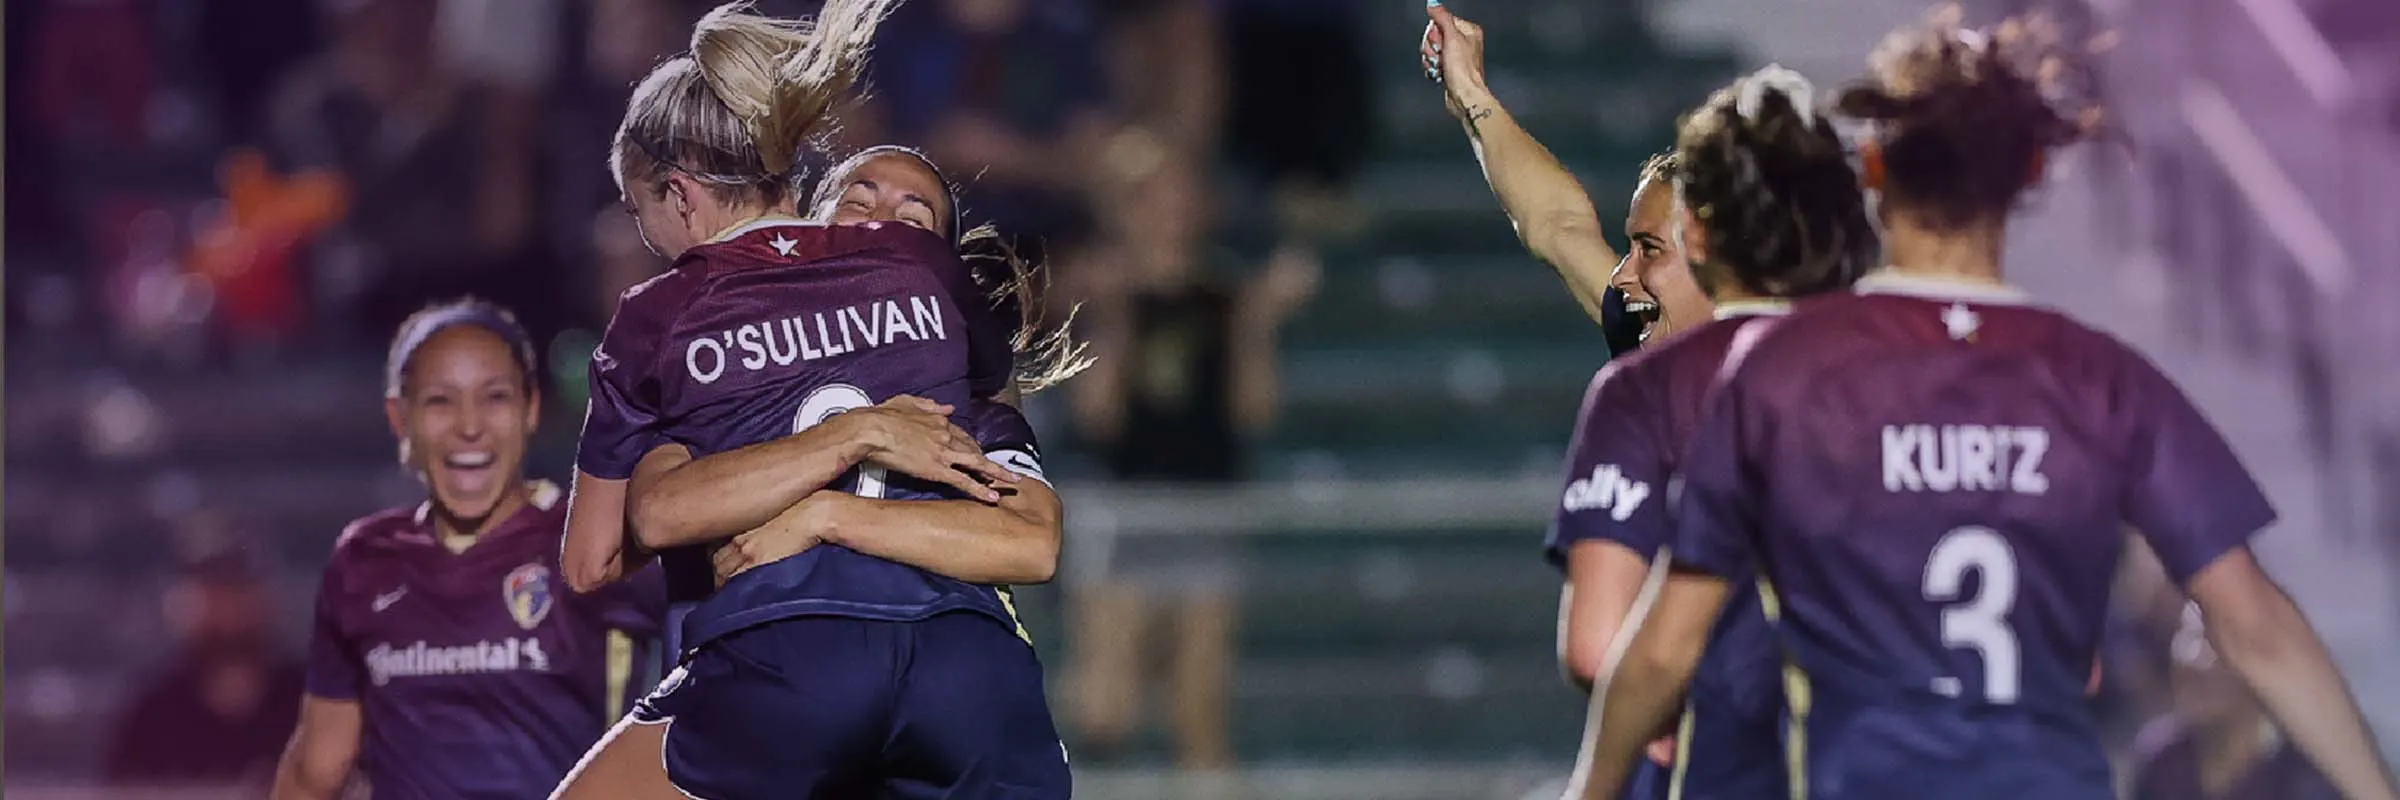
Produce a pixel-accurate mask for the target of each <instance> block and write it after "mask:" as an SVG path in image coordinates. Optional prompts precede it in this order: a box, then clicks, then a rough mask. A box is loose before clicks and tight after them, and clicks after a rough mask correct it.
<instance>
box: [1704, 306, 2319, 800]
mask: <svg viewBox="0 0 2400 800" xmlns="http://www.w3.org/2000/svg"><path fill="white" fill-rule="evenodd" d="M1751 327H1752V329H1756V330H1758V331H1760V334H1759V335H1757V336H1756V337H1755V339H1754V340H1752V341H1741V340H1737V341H1736V342H1735V344H1734V348H1733V354H1732V355H1731V356H1729V358H1730V359H1732V360H1734V361H1735V362H1737V363H1736V365H1735V366H1734V367H1733V372H1732V375H1731V377H1730V378H1729V379H1728V380H1727V381H1726V382H1725V383H1723V384H1722V385H1721V386H1719V387H1718V389H1717V390H1716V391H1715V392H1714V393H1713V396H1712V398H1711V400H1710V403H1709V409H1708V412H1707V414H1706V415H1705V416H1704V417H1703V418H1702V423H1701V425H1700V428H1699V431H1698V432H1697V433H1696V434H1695V437H1694V443H1693V445H1692V449H1691V451H1690V453H1689V455H1688V456H1687V458H1686V460H1685V465H1684V472H1683V475H1684V490H1683V498H1682V502H1681V503H1680V504H1679V506H1678V512H1677V535H1676V538H1675V543H1674V548H1675V559H1676V562H1677V563H1678V564H1679V565H1687V566H1692V567H1695V568H1698V569H1702V570H1706V571H1711V572H1726V571H1741V570H1745V569H1746V567H1747V565H1748V563H1749V562H1750V560H1751V559H1753V558H1755V559H1756V560H1757V563H1758V566H1759V568H1760V569H1761V570H1763V574H1764V576H1765V577H1766V579H1768V580H1769V581H1771V582H1772V584H1773V586H1774V588H1775V589H1776V591H1777V593H1778V594H1779V596H1780V598H1781V600H1782V612H1783V613H1782V622H1783V630H1784V637H1783V639H1784V641H1785V643H1786V645H1787V647H1788V649H1789V650H1790V651H1791V653H1792V656H1793V658H1794V659H1795V660H1796V661H1797V662H1798V664H1799V666H1801V667H1803V668H1804V669H1805V670H1806V672H1807V674H1808V675H1809V676H1810V678H1811V679H1812V682H1813V684H1814V686H1815V689H1814V691H1813V695H1814V702H1813V705H1814V710H1813V717H1812V719H1811V723H1810V725H1811V729H1810V732H1809V735H1808V738H1807V741H1808V742H1809V743H1810V744H1811V753H1810V760H1811V762H1813V763H1812V767H1811V775H1812V776H1815V777H1816V778H1822V779H1823V780H1827V781H1831V780H1835V778H1834V777H1832V776H1837V775H1847V776H1849V777H1848V778H1846V780H1850V781H1852V785H1853V786H1854V788H1857V789H1859V792H1857V793H1856V794H1854V795H1852V796H1875V797H1880V796H1887V795H1889V794H1890V793H1892V792H1898V793H1900V794H1906V793H1908V791H1910V790H1908V789H1907V787H1908V786H1909V785H1910V784H1912V783H1914V784H1916V785H1917V787H1918V788H1920V789H1921V786H1922V783H1921V782H1922V781H1924V780H1927V779H1932V778H1934V776H1935V775H1936V774H1939V773H1942V772H1943V771H1944V770H1950V771H1951V777H1953V778H1954V779H1956V780H1959V781H1961V782H1964V783H1974V782H1975V781H1976V780H1983V779H1985V778H1989V779H1990V780H1991V781H1998V782H1997V783H1990V782H1987V785H1992V786H2007V787H2017V788H2019V789H2023V788H2024V787H2027V786H2049V785H2052V784H2043V783H2038V782H2037V783H2012V782H2009V781H2013V780H2016V779H2018V778H2024V777H2025V776H2024V775H2018V774H2016V773H2011V775H2012V776H2014V777H2007V778H2006V779H2005V780H2004V779H2003V777H2002V776H2000V775H1999V774H1998V773H1971V774H1969V773H1959V772H1957V771H1958V770H1962V769H1992V770H1998V769H2004V768H2007V769H2014V767H2003V766H2002V765H2004V764H2021V765H2024V766H2023V767H2022V768H2023V769H2025V770H2035V771H2039V770H2048V771H2049V772H2048V773H2045V774H2055V775H2059V776H2067V777H2066V778H2062V780H2067V779H2072V780H2076V781H2085V783H2079V784H2076V787H2077V788H2076V790H2075V791H2073V792H2069V791H2067V790H2066V789H2059V790H2058V791H2057V792H2052V791H2051V790H2049V789H2043V790H2042V791H2039V792H2037V791H2032V790H2029V789H2028V790H2025V791H2019V792H2017V793H2015V794H2009V795H2008V796H2031V795H2033V794H2042V795H2043V796H2104V791H2105V789H2106V785H2105V784H2106V776H2107V769H2106V762H2105V760H2103V759H2102V758H2100V752H2099V747H2098V743H2097V740H2096V739H2095V738H2093V734H2092V732H2091V731H2090V729H2089V716H2088V714H2086V713H2085V712H2084V709H2083V703H2084V687H2085V685H2086V683H2087V681H2088V678H2089V677H2090V675H2091V665H2092V658H2093V653H2094V648H2095V647H2096V645H2097V643H2098V640H2099V636H2100V628H2101V624H2102V621H2103V620H2104V619H2105V617H2106V612H2107V608H2108V600H2109V587H2110V584H2111V581H2112V579H2113V577H2114V576H2115V574H2116V567H2117V559H2118V556H2119V555H2120V551H2121V549H2122V544H2123V541H2124V534H2123V531H2124V526H2125V525H2127V524H2131V525H2132V526H2133V527H2135V528H2136V529H2138V530H2140V531H2141V533H2142V535H2143V536H2144V538H2146V539H2147V540H2148V541H2149V542H2150V544H2151V546H2152V547H2153V549H2155V550H2156V551H2157V552H2158V555H2159V558H2160V560H2161V561H2163V562H2164V563H2165V564H2166V567H2167V570H2168V572H2169V573H2170V574H2171V575H2172V576H2173V577H2174V579H2175V580H2176V581H2177V582H2178V583H2182V582H2184V581H2187V580H2189V579H2190V578H2191V576H2192V575H2193V573H2195V572H2197V571H2199V570H2200V569H2201V568H2202V567H2204V566H2206V565H2207V564H2208V563H2210V562H2212V561H2214V560H2215V559H2217V558H2218V557H2219V556H2222V555H2224V554H2225V553H2227V552H2228V551H2231V550H2233V549H2235V548H2238V547H2240V546H2242V545H2243V544H2244V543H2245V542H2246V541H2247V540H2248V539H2249V537H2250V536H2251V535H2252V534H2253V533H2255V532H2256V531H2258V530H2260V529H2261V528H2262V527H2264V526H2265V525H2266V524H2267V523H2268V522H2270V521H2272V520H2273V519H2274V511H2273V509H2272V508H2271V507H2270V506H2269V505H2268V503H2267V500H2266V497H2265V496H2264V495H2263V494H2262V493H2261V492H2260V490H2259V488H2258V485H2257V483H2256V482H2255V481H2253V480H2252V479H2251V477H2250V475H2249V473H2248V472H2247V471H2245V470H2244V469H2243V468H2242V466H2241V464H2240V463H2239V462H2238V461H2237V460H2236V459H2235V458H2234V455H2233V452H2232V450H2231V449H2230V448H2229V447H2227V446H2226V444H2225V441H2224V440H2223V439H2222V438H2221V437H2220V436H2218V434H2217V432H2216V430H2215V429H2214V428H2212V427H2211V426H2210V425H2209V423H2208V421H2207V420H2206V419H2204V418H2202V417H2201V415H2200V413H2199V412H2198V411H2197V410H2196V409H2194V408H2193V407H2192V404H2191V403H2190V402H2189V401H2188V400H2186V399H2185V397H2184V396H2183V393H2182V392H2180V391H2178V390H2177V389H2176V387H2175V385H2174V384H2173V383H2171V382H2170V381H2168V380H2167V378H2166V377H2165V376H2163V375H2161V374H2160V373H2159V372H2158V370H2157V369H2156V368H2155V367H2153V366H2151V365H2150V363H2149V362H2148V361H2146V360H2144V359H2143V358H2142V357H2141V356H2140V355H2139V354H2137V353H2135V352H2133V351H2132V350H2131V349H2129V348H2127V347H2125V346H2124V345H2123V344H2121V343H2119V342H2117V341H2116V340H2114V339H2111V338H2109V337H2108V336H2106V335H2104V334H2101V333H2099V332H2097V331H2094V330H2092V329H2090V328H2087V327H2085V326H2083V325H2081V324H2078V323H2076V322H2074V321H2073V320H2071V319H2068V318H2067V317H2065V316H2063V315H2061V314H2058V313H2055V312H2052V311H2048V310H2045V309H2042V308H2039V307H2035V306H2033V305H2031V304H2030V303H2029V302H2028V301H2026V300H2025V299H2024V298H2023V297H2022V296H2021V295H2019V294H2017V293H2015V292H2014V291H2013V290H2007V289H2002V288H1996V287H1988V286H1974V285H1962V284H1957V283H1949V282H1940V281H1928V280H1923V279H1909V278H1900V277H1896V276H1890V275H1883V276H1874V277H1870V278H1868V279H1866V280H1864V281H1861V282H1860V284H1859V291H1858V293H1857V294H1849V295H1840V296H1831V297H1825V298H1821V299H1816V300H1810V301H1804V302H1803V303H1802V304H1801V305H1800V306H1799V308H1798V309H1797V310H1795V311H1794V312H1793V313H1792V314H1791V315H1789V316H1787V317H1785V318H1782V319H1779V320H1771V321H1766V322H1763V323H1760V324H1756V325H1753V326H1751ZM1743 334H1744V336H1743V337H1740V338H1741V339H1752V337H1751V335H1750V334H1751V330H1750V329H1746V330H1744V331H1743ZM1870 753H1911V754H1916V756H1917V757H1916V758H1915V759H1914V762H1913V765H1912V764H1903V763H1900V762H1899V761H1892V760H1890V759H1891V756H1888V755H1887V756H1880V757H1879V758H1883V759H1885V760H1886V761H1885V762H1877V763H1874V764H1869V763H1868V761H1867V760H1866V759H1869V756H1868V755H1867V754H1870ZM1845 758H1847V759H1852V760H1850V761H1842V760H1841V759H1845ZM2092 775H2097V776H2098V779H2097V780H2098V783H2097V784H2091V783H2090V782H2089V780H2088V779H2089V778H2090V776H2092ZM1970 779H1973V780H1970ZM2025 779H2026V780H2032V779H2031V778H2025ZM1979 796H1980V795H1979Z"/></svg>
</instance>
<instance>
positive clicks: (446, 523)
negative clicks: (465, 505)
mask: <svg viewBox="0 0 2400 800" xmlns="http://www.w3.org/2000/svg"><path fill="white" fill-rule="evenodd" d="M523 485H524V481H517V482H516V486H517V487H518V488H515V489H511V490H509V492H508V493H507V494H504V495H501V496H500V502H498V503H494V504H492V513H489V514H485V515H483V518H482V519H473V520H470V519H460V518H458V517H455V516H452V515H450V514H448V513H445V512H444V511H442V508H441V506H440V505H439V504H435V505H434V507H433V513H432V514H431V515H430V516H431V518H432V522H433V537H434V539H435V540H437V541H440V542H441V543H442V546H443V547H446V548H449V550H450V552H453V553H458V552H464V551H465V550H466V549H467V548H469V547H473V546H475V543H476V542H478V541H481V540H482V539H483V535H484V534H486V533H490V532H492V531H493V530H496V529H498V528H499V527H500V526H501V525H502V524H504V523H507V522H508V520H509V518H510V517H514V516H516V515H517V512H519V511H523V510H525V503H526V499H525V490H524V488H523Z"/></svg>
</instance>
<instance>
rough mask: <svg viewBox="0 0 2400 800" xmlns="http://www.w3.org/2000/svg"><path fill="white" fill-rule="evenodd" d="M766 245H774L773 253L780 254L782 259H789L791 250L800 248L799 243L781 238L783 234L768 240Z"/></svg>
mask: <svg viewBox="0 0 2400 800" xmlns="http://www.w3.org/2000/svg"><path fill="white" fill-rule="evenodd" d="M767 244H771V245H774V246H775V252H777V253H780V254H782V255H783V257H784V258H791V257H792V248H794V247H799V246H800V243H799V242H797V241H794V240H791V239H786V238H784V237H783V234H780V233H778V234H775V238H773V239H768V240H767Z"/></svg>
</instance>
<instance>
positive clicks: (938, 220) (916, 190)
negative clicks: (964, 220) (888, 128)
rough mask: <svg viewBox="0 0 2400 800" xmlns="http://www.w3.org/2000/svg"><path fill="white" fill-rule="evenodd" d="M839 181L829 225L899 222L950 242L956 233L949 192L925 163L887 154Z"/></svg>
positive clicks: (908, 157)
mask: <svg viewBox="0 0 2400 800" xmlns="http://www.w3.org/2000/svg"><path fill="white" fill-rule="evenodd" d="M837 180H839V181H841V184H840V185H841V193H840V194H838V195H835V196H834V198H833V208H832V210H831V213H830V214H829V215H827V217H826V221H828V222H831V223H833V224H835V225H855V224H857V223H861V222H869V221H882V222H898V223H900V224H903V225H907V226H910V227H914V228H919V229H923V230H928V231H932V232H933V233H934V234H936V235H938V236H941V237H942V238H945V239H947V238H950V237H951V236H952V235H954V234H955V233H956V232H955V231H952V230H950V227H951V224H950V223H951V220H952V215H951V208H950V191H949V187H947V186H944V185H943V184H942V176H941V175H940V174H938V173H935V172H934V171H933V166H932V165H930V164H927V163H925V161H924V159H920V158H918V157H916V156H914V155H910V154H908V153H903V152H898V151H893V152H888V153H883V154H881V155H877V156H875V157H872V158H869V159H867V160H866V161H864V162H862V163H860V164H859V165H858V166H857V167H854V168H852V169H851V170H850V171H849V172H848V173H846V174H844V175H842V176H841V177H839V178H838V179H837Z"/></svg>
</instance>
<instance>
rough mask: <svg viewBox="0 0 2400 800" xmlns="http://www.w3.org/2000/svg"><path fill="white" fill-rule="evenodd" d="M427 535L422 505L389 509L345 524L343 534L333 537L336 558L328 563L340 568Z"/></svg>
mask: <svg viewBox="0 0 2400 800" xmlns="http://www.w3.org/2000/svg"><path fill="white" fill-rule="evenodd" d="M428 536H429V534H428V533H427V532H426V526H425V520H424V515H423V513H422V510H421V508H420V507H418V506H398V507H394V508H387V509H384V510H382V511H377V512H375V513H373V514H368V515H366V516H363V517H359V518H358V519H354V520H351V521H350V523H349V524H347V525H343V526H342V533H341V535H340V536H337V537H334V540H333V557H332V560H331V561H330V562H329V563H330V564H331V565H332V566H334V567H339V566H343V565H346V564H350V563H352V562H355V561H357V560H359V559H362V558H373V557H374V556H375V554H376V553H378V552H380V551H385V550H389V549H390V548H392V547H395V546H402V545H406V544H409V543H412V542H414V541H415V540H418V539H426V538H428Z"/></svg>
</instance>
